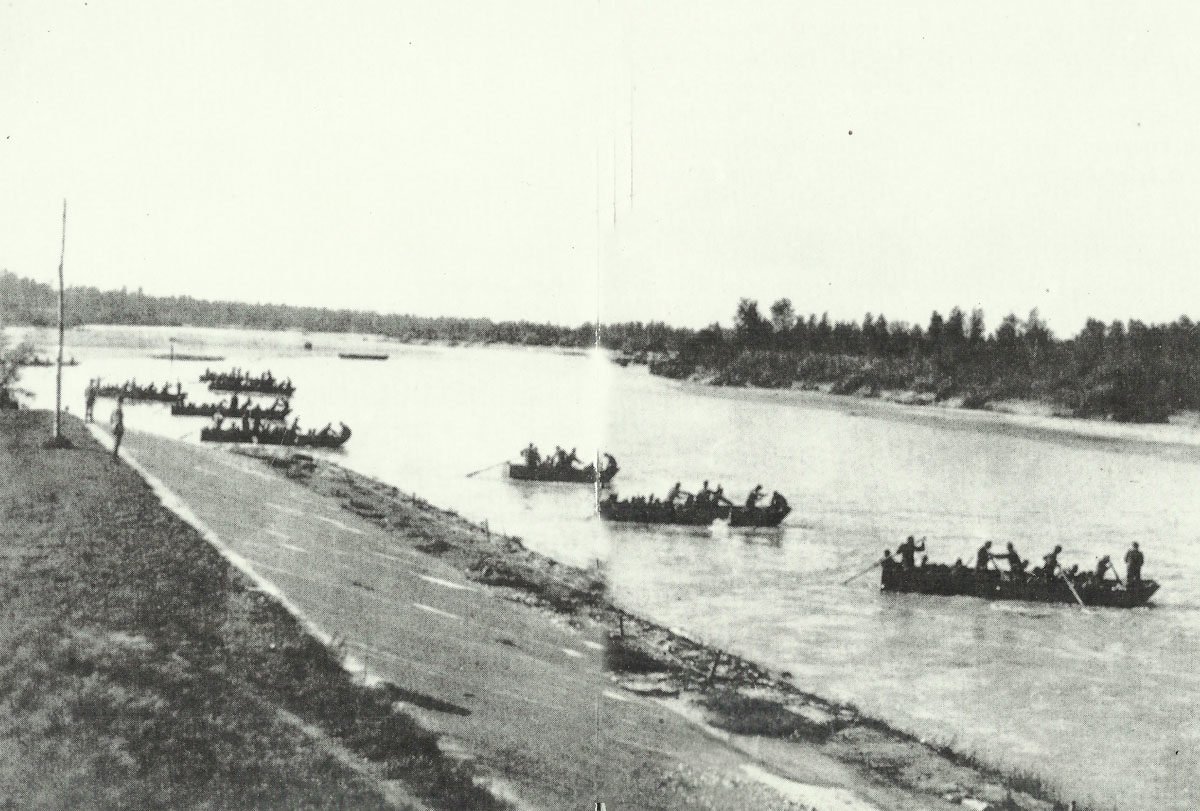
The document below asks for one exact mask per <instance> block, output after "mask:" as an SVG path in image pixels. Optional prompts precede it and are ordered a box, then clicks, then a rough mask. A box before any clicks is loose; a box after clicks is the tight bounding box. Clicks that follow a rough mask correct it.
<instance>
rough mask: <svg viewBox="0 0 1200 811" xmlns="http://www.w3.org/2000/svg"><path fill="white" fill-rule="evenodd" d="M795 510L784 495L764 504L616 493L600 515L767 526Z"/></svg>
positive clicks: (649, 521) (604, 503) (612, 518)
mask: <svg viewBox="0 0 1200 811" xmlns="http://www.w3.org/2000/svg"><path fill="white" fill-rule="evenodd" d="M776 495H777V496H778V494H776ZM791 511H792V508H791V507H789V506H788V503H787V501H786V500H785V499H783V497H782V496H779V501H778V502H773V503H769V504H765V505H763V506H761V507H757V506H756V507H746V506H738V505H736V504H729V503H728V502H724V501H722V502H717V503H713V502H711V501H710V502H708V503H706V504H696V503H695V502H694V501H692V500H691V499H689V500H688V501H685V502H682V503H680V502H676V503H669V502H664V501H655V502H654V503H653V504H650V503H648V502H646V501H641V500H639V501H638V502H637V503H634V502H633V500H632V499H630V500H627V501H617V500H616V498H615V497H610V498H609V499H608V500H607V501H602V502H600V517H601V518H603V519H605V520H606V521H627V522H632V523H638V524H680V525H683V526H708V525H709V524H711V523H713V522H714V521H717V520H721V521H728V522H729V526H731V527H736V528H751V527H753V528H767V527H777V526H779V525H780V524H781V523H783V519H784V518H786V517H787V516H788V514H789V513H790V512H791Z"/></svg>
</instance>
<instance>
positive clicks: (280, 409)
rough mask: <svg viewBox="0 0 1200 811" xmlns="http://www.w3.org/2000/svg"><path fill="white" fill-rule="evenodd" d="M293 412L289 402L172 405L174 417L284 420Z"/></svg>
mask: <svg viewBox="0 0 1200 811" xmlns="http://www.w3.org/2000/svg"><path fill="white" fill-rule="evenodd" d="M291 412H292V407H291V406H290V405H288V404H287V403H284V404H283V405H282V406H271V407H270V408H262V407H261V406H257V405H256V406H252V407H251V408H229V407H228V406H222V405H221V404H220V403H182V402H181V403H175V404H174V405H172V406H171V416H172V417H215V416H217V415H218V414H220V415H221V416H222V417H227V418H230V419H241V418H242V417H249V418H250V419H252V420H255V419H257V420H282V419H284V418H285V417H287V415H288V414H290V413H291Z"/></svg>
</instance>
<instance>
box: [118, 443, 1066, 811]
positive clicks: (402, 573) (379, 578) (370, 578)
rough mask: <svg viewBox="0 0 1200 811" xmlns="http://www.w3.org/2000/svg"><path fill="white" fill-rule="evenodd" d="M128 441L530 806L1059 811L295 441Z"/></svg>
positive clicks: (257, 567)
mask: <svg viewBox="0 0 1200 811" xmlns="http://www.w3.org/2000/svg"><path fill="white" fill-rule="evenodd" d="M126 441H127V443H128V447H129V448H130V449H131V451H132V453H133V455H134V456H135V457H136V458H137V459H138V460H139V462H140V464H142V465H144V466H145V467H146V468H147V469H148V470H149V471H151V472H152V473H153V474H154V475H155V476H157V477H159V478H160V479H162V480H163V482H165V483H166V485H167V486H168V487H170V489H171V490H173V491H174V492H176V493H178V494H179V496H180V497H181V498H182V499H183V501H184V502H186V503H187V504H189V505H191V508H192V510H193V511H194V512H195V514H196V517H197V518H198V520H200V521H201V522H203V523H204V524H205V525H206V527H207V528H208V530H210V531H211V532H212V533H213V534H214V536H216V537H219V538H220V539H221V542H222V543H224V544H226V545H228V547H229V548H230V549H231V550H233V552H234V553H235V554H237V555H239V556H242V558H243V559H244V562H245V564H246V565H248V566H250V567H252V568H253V570H254V571H256V572H258V573H259V574H260V575H261V576H263V577H265V578H267V579H268V580H270V581H271V582H272V583H273V584H275V585H277V586H278V587H279V588H280V589H282V591H283V592H284V593H285V594H286V595H287V596H288V598H289V599H290V600H291V601H292V602H293V603H295V605H296V606H297V607H298V608H299V610H301V611H303V612H304V613H305V614H307V616H308V617H309V618H310V619H311V620H312V621H313V622H314V623H315V624H316V625H318V626H320V627H321V628H323V629H324V630H325V631H327V632H328V633H330V634H333V635H334V636H336V637H337V638H338V639H340V640H342V644H343V645H344V647H345V649H346V650H347V651H348V652H349V653H351V654H353V655H354V656H355V657H356V658H357V660H358V663H359V665H360V666H365V667H366V668H368V669H369V670H370V672H371V674H372V675H373V677H374V678H377V679H382V680H385V681H387V682H391V683H393V684H395V685H398V688H397V689H398V690H399V693H398V695H400V696H401V697H402V700H404V701H405V703H406V704H407V707H406V709H407V710H408V711H410V712H412V713H414V714H415V715H417V716H418V717H419V718H420V720H421V721H422V723H423V724H425V725H426V726H428V727H429V728H431V729H434V730H436V731H438V732H439V733H441V734H442V735H443V739H442V742H443V749H445V750H446V751H449V752H453V753H455V754H457V755H458V756H459V757H461V758H463V759H464V760H465V761H467V762H469V763H470V764H471V767H472V769H473V770H474V771H475V772H476V773H477V774H482V775H484V776H486V777H487V778H488V780H489V782H490V784H491V785H492V787H493V789H494V790H496V791H498V792H500V793H506V792H507V793H508V794H509V795H510V796H512V797H514V798H516V799H517V801H518V802H519V804H520V805H522V806H525V807H530V808H543V809H554V808H572V807H574V808H578V807H585V808H586V807H591V804H592V803H593V802H595V801H597V800H602V801H604V802H606V803H607V807H608V808H609V809H617V808H636V809H643V808H645V809H658V808H663V809H675V808H679V809H683V808H722V809H747V810H749V809H770V808H792V809H810V808H818V809H822V811H832V809H846V810H847V811H849V810H850V809H859V810H867V809H877V808H878V809H893V808H894V809H918V808H920V809H951V808H963V807H970V808H984V807H992V808H1012V809H1030V810H1031V811H1045V809H1049V808H1052V807H1053V803H1052V802H1050V801H1048V800H1046V799H1039V797H1038V796H1035V795H1042V796H1044V795H1045V793H1046V792H1045V791H1044V790H1043V788H1042V787H1041V786H1040V785H1039V782H1038V781H1037V779H1036V778H1029V777H1024V776H1020V775H1016V776H1014V775H1007V776H1006V775H1001V774H998V773H995V772H992V771H989V770H987V769H986V768H981V767H977V766H974V765H971V764H970V763H968V762H967V761H966V759H963V758H958V757H956V756H954V755H953V754H952V753H950V752H948V751H946V750H937V749H935V748H933V747H931V746H928V745H926V744H923V743H921V742H919V741H917V740H914V739H913V738H911V737H909V736H906V735H903V734H900V733H897V732H895V731H892V730H890V729H888V728H887V727H886V726H884V725H882V724H879V723H877V722H874V721H872V720H870V719H866V718H862V717H860V716H859V715H858V714H857V713H856V712H854V711H853V710H852V709H850V708H846V707H838V706H834V705H831V704H828V703H826V702H823V701H821V700H820V699H817V698H815V697H812V696H809V695H806V694H804V693H803V692H801V691H800V690H799V689H797V688H796V687H795V686H794V685H792V684H791V683H790V681H788V680H786V679H782V678H779V677H777V676H774V675H772V674H770V673H768V672H767V671H765V670H764V669H762V668H759V667H757V666H755V665H753V664H752V663H749V662H745V661H743V660H740V659H738V658H736V657H733V656H729V655H727V654H722V653H721V652H719V651H717V650H715V649H713V648H710V647H707V646H704V645H702V644H700V643H699V642H696V641H694V640H690V639H687V638H686V637H685V636H683V635H681V634H678V633H674V632H672V631H669V630H668V629H665V628H661V627H659V626H657V625H655V624H653V623H651V622H648V621H645V620H642V619H638V618H636V617H632V616H630V615H628V614H624V613H622V612H620V611H619V610H618V609H616V608H615V607H614V606H612V605H611V604H610V603H609V601H608V599H607V596H606V593H605V589H604V584H603V579H602V572H599V571H583V570H579V569H575V568H572V567H567V566H562V565H560V564H558V563H556V562H554V561H552V560H549V559H547V558H545V557H543V556H541V555H538V554H536V553H533V552H530V551H529V550H526V549H525V548H524V547H523V546H522V545H521V544H520V542H519V541H517V540H516V539H512V538H507V537H503V536H498V535H494V534H491V533H489V532H487V531H486V530H485V529H484V528H482V527H479V526H476V525H474V524H471V523H469V522H467V521H465V520H463V519H461V518H459V517H458V516H457V515H455V514H453V513H450V512H447V511H443V510H440V509H438V508H436V507H434V506H432V505H429V504H428V503H425V502H424V501H422V500H421V499H419V498H418V497H416V496H413V495H411V494H405V493H401V492H400V491H398V490H396V489H395V488H394V487H391V486H388V485H386V484H383V483H380V482H376V481H373V480H371V479H368V478H366V477H363V476H361V475H358V474H355V473H353V472H351V471H348V470H345V469H343V468H341V467H339V466H337V465H335V464H331V463H329V462H326V461H320V460H318V461H316V462H312V463H310V462H308V461H307V459H306V458H304V457H296V456H293V454H291V453H290V452H288V451H286V450H277V451H270V450H263V451H260V455H261V456H262V457H263V458H262V459H259V460H255V459H252V458H246V457H245V456H243V455H239V454H236V453H231V452H229V451H228V450H224V449H214V448H211V447H198V446H194V445H184V444H182V443H177V442H173V441H171V440H165V439H160V438H157V437H152V436H148V435H139V434H131V435H129V436H127V438H126ZM404 696H407V697H408V698H407V699H404V698H403V697H404ZM1022 789H1029V790H1030V791H1031V792H1032V793H1027V792H1026V791H1023V790H1022Z"/></svg>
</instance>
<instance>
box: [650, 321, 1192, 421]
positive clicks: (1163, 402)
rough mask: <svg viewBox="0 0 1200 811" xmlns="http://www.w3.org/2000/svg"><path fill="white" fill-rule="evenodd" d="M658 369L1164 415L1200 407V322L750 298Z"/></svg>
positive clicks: (1114, 414) (1085, 411)
mask: <svg viewBox="0 0 1200 811" xmlns="http://www.w3.org/2000/svg"><path fill="white" fill-rule="evenodd" d="M652 371H654V372H655V373H657V374H663V375H667V376H670V377H702V378H704V379H707V380H709V381H711V382H714V383H717V384H724V385H753V386H768V387H790V386H793V385H797V384H799V385H801V386H804V385H809V386H817V385H821V384H827V385H829V387H830V389H831V390H832V391H834V392H835V393H842V394H851V393H858V394H865V395H876V396H877V395H879V394H880V393H881V392H883V391H886V390H902V391H909V392H914V393H916V394H920V395H927V396H928V397H929V398H930V399H933V400H947V399H950V398H952V397H957V398H961V399H962V403H963V405H965V406H967V407H974V408H982V407H984V406H985V405H986V404H987V403H989V402H992V401H995V400H1001V399H1010V398H1020V399H1036V400H1041V401H1044V402H1049V403H1052V404H1054V405H1056V406H1058V407H1059V409H1060V411H1061V412H1062V413H1067V414H1071V415H1074V416H1085V417H1106V418H1112V419H1116V420H1120V421H1128V422H1163V421H1165V420H1166V418H1167V416H1168V415H1169V414H1171V413H1173V412H1175V411H1178V410H1181V409H1195V408H1200V326H1198V325H1197V324H1195V323H1193V322H1192V321H1191V320H1190V319H1188V318H1187V317H1186V316H1184V317H1181V318H1179V319H1178V320H1177V321H1174V322H1172V323H1169V324H1145V323H1143V322H1141V321H1137V320H1131V321H1128V322H1123V321H1113V322H1112V323H1111V324H1105V323H1103V322H1100V321H1097V320H1095V319H1089V320H1088V322H1087V323H1086V325H1085V326H1084V328H1083V329H1082V330H1081V331H1080V332H1079V334H1078V335H1076V336H1074V337H1072V338H1068V339H1065V340H1059V339H1056V338H1055V336H1054V334H1053V333H1052V332H1051V331H1050V329H1049V328H1048V327H1047V326H1046V323H1045V322H1044V321H1043V320H1042V319H1041V318H1040V316H1039V315H1038V312H1037V310H1036V309H1035V310H1033V311H1032V312H1030V313H1029V315H1028V316H1027V317H1026V318H1025V319H1019V318H1018V317H1017V316H1016V315H1012V314H1010V315H1007V316H1005V317H1004V318H1003V319H1002V320H1001V321H1000V323H999V325H998V326H996V328H995V329H994V330H992V331H991V332H988V331H987V328H986V324H985V321H984V314H983V311H982V310H978V309H975V310H972V311H971V312H970V313H969V314H968V313H966V312H965V311H963V310H962V309H960V308H958V307H955V308H953V309H952V310H950V312H949V314H948V315H946V316H943V315H942V314H941V313H939V312H936V311H935V312H933V314H932V315H931V316H930V318H929V323H928V325H926V326H924V327H922V326H920V325H910V324H907V323H904V322H892V321H889V320H888V319H887V318H886V317H885V316H883V315H874V314H872V313H867V314H866V315H865V316H864V317H863V319H862V321H861V322H855V321H837V322H831V321H830V320H829V317H828V315H822V316H820V317H818V316H816V315H815V314H812V315H808V316H807V317H804V316H801V315H798V314H797V313H796V310H795V308H794V307H793V305H792V303H791V301H790V300H788V299H786V298H781V299H779V300H778V301H776V302H775V303H774V304H772V305H771V307H770V309H769V310H768V312H767V313H766V314H763V313H762V312H760V310H759V306H758V303H757V302H756V301H753V300H751V299H742V300H741V301H740V302H739V303H738V305H737V310H736V312H735V315H734V321H733V326H732V328H731V329H723V328H722V327H721V326H720V325H719V324H713V325H711V326H709V327H707V328H705V329H702V330H699V331H697V332H696V333H695V334H694V335H692V336H690V337H688V338H687V339H686V340H685V341H683V343H682V344H681V345H680V346H679V347H678V350H677V351H676V352H674V353H673V354H671V355H670V356H668V357H665V358H660V359H658V360H656V361H655V362H654V363H652Z"/></svg>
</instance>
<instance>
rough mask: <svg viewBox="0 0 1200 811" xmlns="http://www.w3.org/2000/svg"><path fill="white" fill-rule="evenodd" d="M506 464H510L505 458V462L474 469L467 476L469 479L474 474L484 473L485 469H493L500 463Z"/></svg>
mask: <svg viewBox="0 0 1200 811" xmlns="http://www.w3.org/2000/svg"><path fill="white" fill-rule="evenodd" d="M505 464H508V460H507V459H505V460H504V461H503V462H497V463H496V464H494V465H488V466H487V467H481V468H479V470H472V471H471V472H470V473H468V474H467V476H466V477H467V478H468V479H469V478H471V477H472V476H478V475H479V474H480V473H483V472H484V471H485V470H491V469H492V468H497V467H500V465H505Z"/></svg>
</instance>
